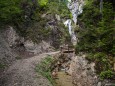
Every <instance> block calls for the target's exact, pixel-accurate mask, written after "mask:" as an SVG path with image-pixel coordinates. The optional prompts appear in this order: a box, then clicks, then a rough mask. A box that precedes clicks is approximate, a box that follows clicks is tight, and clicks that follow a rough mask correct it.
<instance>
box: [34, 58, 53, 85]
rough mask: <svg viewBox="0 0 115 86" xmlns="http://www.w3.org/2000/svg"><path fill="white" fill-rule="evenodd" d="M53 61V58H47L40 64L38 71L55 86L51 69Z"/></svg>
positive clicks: (37, 67)
mask: <svg viewBox="0 0 115 86" xmlns="http://www.w3.org/2000/svg"><path fill="white" fill-rule="evenodd" d="M52 61H53V59H52V57H51V56H47V57H46V58H45V59H43V60H42V61H41V63H40V64H38V65H37V66H36V71H37V72H38V73H40V74H41V75H42V76H44V77H46V78H47V79H48V80H49V81H50V82H51V84H52V85H54V80H53V79H52V76H51V69H50V66H51V63H52Z"/></svg>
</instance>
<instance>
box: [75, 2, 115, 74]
mask: <svg viewBox="0 0 115 86" xmlns="http://www.w3.org/2000/svg"><path fill="white" fill-rule="evenodd" d="M99 6H100V5H99V1H94V0H87V1H86V5H85V6H84V11H83V13H82V14H81V15H80V16H79V17H78V19H79V21H80V22H82V26H84V29H79V33H78V34H79V43H78V44H77V45H76V53H79V52H86V53H88V56H87V59H88V60H90V61H94V62H95V63H96V67H95V68H96V70H97V73H98V74H100V73H101V71H107V70H111V69H112V67H113V64H111V60H113V59H110V57H113V58H114V55H115V47H114V46H115V43H114V42H115V38H114V32H115V20H114V17H115V16H114V15H115V12H114V10H113V9H114V8H113V7H112V4H111V3H108V2H104V3H103V9H102V13H100V9H99Z"/></svg>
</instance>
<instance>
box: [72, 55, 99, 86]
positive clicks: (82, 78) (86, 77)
mask: <svg viewBox="0 0 115 86" xmlns="http://www.w3.org/2000/svg"><path fill="white" fill-rule="evenodd" d="M94 66H95V64H94V63H90V64H89V63H88V61H87V60H86V59H85V57H84V56H76V57H75V58H73V60H72V63H71V67H72V68H71V69H72V77H73V83H74V85H75V86H97V82H98V78H97V76H96V74H95V70H94Z"/></svg>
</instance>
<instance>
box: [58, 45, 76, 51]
mask: <svg viewBox="0 0 115 86" xmlns="http://www.w3.org/2000/svg"><path fill="white" fill-rule="evenodd" d="M60 51H61V52H63V53H74V52H75V49H74V46H72V45H65V46H60Z"/></svg>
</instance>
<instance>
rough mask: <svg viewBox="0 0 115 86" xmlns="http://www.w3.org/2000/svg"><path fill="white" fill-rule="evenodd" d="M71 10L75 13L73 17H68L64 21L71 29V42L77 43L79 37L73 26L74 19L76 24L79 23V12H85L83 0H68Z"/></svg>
mask: <svg viewBox="0 0 115 86" xmlns="http://www.w3.org/2000/svg"><path fill="white" fill-rule="evenodd" d="M67 6H68V8H69V10H70V12H71V13H72V15H73V18H72V19H68V20H66V21H65V22H64V24H65V26H66V27H68V29H69V34H70V36H71V42H72V43H73V45H76V43H77V42H78V38H77V34H75V32H74V28H73V27H72V20H73V22H74V24H75V26H76V24H77V17H78V15H79V14H81V13H82V12H83V9H82V8H83V0H74V1H72V0H68V4H67Z"/></svg>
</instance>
